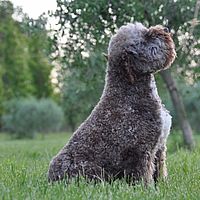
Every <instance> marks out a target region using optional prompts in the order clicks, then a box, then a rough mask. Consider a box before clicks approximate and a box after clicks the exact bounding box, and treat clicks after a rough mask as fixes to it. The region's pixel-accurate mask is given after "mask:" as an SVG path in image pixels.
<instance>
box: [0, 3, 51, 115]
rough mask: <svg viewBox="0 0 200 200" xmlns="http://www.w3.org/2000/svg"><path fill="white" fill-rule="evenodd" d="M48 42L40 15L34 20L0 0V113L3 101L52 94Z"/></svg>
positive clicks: (43, 21)
mask: <svg viewBox="0 0 200 200" xmlns="http://www.w3.org/2000/svg"><path fill="white" fill-rule="evenodd" d="M13 15H15V16H16V17H18V18H20V19H19V21H18V20H17V19H15V18H13ZM51 46H52V42H51V40H50V37H49V35H48V32H47V30H46V19H45V18H44V17H43V16H41V17H40V18H38V19H37V20H33V19H31V18H29V17H28V16H27V15H26V14H25V13H23V11H22V9H19V8H14V7H13V4H12V3H11V2H10V1H7V0H6V1H5V0H0V117H1V115H2V113H3V110H4V108H3V104H2V102H4V101H8V100H10V99H12V98H18V97H27V96H35V97H38V98H42V97H49V96H51V95H52V91H53V89H52V85H51V81H50V73H51V70H52V68H53V66H52V64H51V60H50V54H51V51H50V50H51Z"/></svg>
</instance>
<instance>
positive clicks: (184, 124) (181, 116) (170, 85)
mask: <svg viewBox="0 0 200 200" xmlns="http://www.w3.org/2000/svg"><path fill="white" fill-rule="evenodd" d="M160 74H161V76H162V78H163V80H164V82H165V84H166V86H167V89H168V90H169V93H170V96H171V99H172V102H173V105H174V108H175V111H176V113H177V115H178V121H179V124H180V127H181V129H182V132H183V138H184V143H185V144H186V145H187V147H188V148H189V149H192V148H193V147H194V145H195V144H194V140H193V135H192V128H191V126H190V123H189V121H188V119H187V115H186V111H185V107H184V104H183V101H182V98H181V96H180V94H179V92H178V89H177V86H176V82H175V80H174V79H173V77H172V74H171V71H170V70H165V71H162V72H160Z"/></svg>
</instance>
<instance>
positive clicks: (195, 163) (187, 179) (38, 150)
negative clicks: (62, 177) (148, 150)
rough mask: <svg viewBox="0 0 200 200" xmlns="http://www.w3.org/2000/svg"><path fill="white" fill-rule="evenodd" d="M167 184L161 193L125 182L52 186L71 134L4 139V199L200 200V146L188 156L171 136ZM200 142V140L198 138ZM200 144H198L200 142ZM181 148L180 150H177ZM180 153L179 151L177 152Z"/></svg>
mask: <svg viewBox="0 0 200 200" xmlns="http://www.w3.org/2000/svg"><path fill="white" fill-rule="evenodd" d="M170 137H171V138H170V140H169V145H168V150H169V152H170V153H169V154H168V160H167V164H168V172H169V178H168V181H167V182H159V184H158V187H157V189H155V188H154V187H149V188H147V189H144V188H143V187H142V186H141V185H138V186H136V187H133V186H129V185H127V184H126V183H125V182H123V181H116V182H114V183H112V184H107V183H99V184H97V185H93V184H92V183H85V182H84V181H81V183H80V184H79V185H77V184H75V183H72V184H70V185H68V186H66V185H65V184H64V183H60V184H54V185H50V184H48V182H47V176H46V173H47V169H48V164H49V161H50V159H51V158H52V156H53V155H55V154H56V153H57V152H58V150H59V149H60V148H61V147H62V146H63V145H64V144H65V142H66V141H67V140H68V138H69V135H68V134H52V135H48V136H46V137H45V138H43V139H42V138H41V137H38V138H36V139H34V140H10V139H9V138H8V137H7V136H5V135H2V134H1V135H0V199H2V200H3V199H17V200H18V199H19V200H23V199H36V200H38V199H41V200H45V199H48V200H49V199H55V200H57V199H58V200H62V199H69V200H73V199H77V200H78V199H80V200H89V199H95V200H97V199H109V200H111V199H113V200H118V199H119V200H127V199H142V200H144V199H148V200H149V199H152V200H155V199H166V200H171V199H176V200H177V199H180V200H182V199H187V200H188V199H197V200H199V199H200V145H197V147H196V149H195V150H194V151H193V152H188V151H187V150H184V149H182V148H179V145H177V144H178V143H179V142H177V141H179V139H177V138H176V137H175V136H170ZM196 140H197V141H199V140H200V138H199V137H196ZM197 143H198V142H197ZM177 147H178V148H177ZM175 149H178V150H177V151H174V150H175Z"/></svg>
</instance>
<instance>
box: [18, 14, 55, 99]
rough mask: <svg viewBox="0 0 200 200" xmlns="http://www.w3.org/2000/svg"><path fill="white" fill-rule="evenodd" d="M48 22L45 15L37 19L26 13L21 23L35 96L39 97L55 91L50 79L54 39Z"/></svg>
mask: <svg viewBox="0 0 200 200" xmlns="http://www.w3.org/2000/svg"><path fill="white" fill-rule="evenodd" d="M46 24H47V19H46V18H45V17H44V16H43V15H41V16H40V17H39V18H38V19H35V20H34V19H31V18H29V17H28V16H26V15H24V16H23V18H22V22H21V23H20V26H21V29H22V32H23V33H24V34H25V35H26V37H27V45H28V52H29V58H28V65H29V68H30V71H31V74H32V78H33V85H34V87H35V92H34V96H36V97H38V98H41V97H48V96H51V95H52V92H53V90H52V84H51V80H50V73H51V70H52V68H53V65H52V64H51V59H50V57H51V44H52V41H51V40H50V37H49V35H48V31H47V29H46Z"/></svg>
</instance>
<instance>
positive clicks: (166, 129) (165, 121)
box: [150, 75, 172, 145]
mask: <svg viewBox="0 0 200 200" xmlns="http://www.w3.org/2000/svg"><path fill="white" fill-rule="evenodd" d="M150 87H151V89H152V98H155V99H156V100H157V102H158V103H159V104H160V107H161V108H160V118H161V123H162V133H161V136H160V138H159V144H161V145H162V144H163V143H164V142H165V141H166V139H167V137H168V135H169V133H170V128H171V124H172V120H171V118H172V117H171V115H170V114H169V111H168V110H166V109H165V107H164V105H162V103H161V99H160V97H159V96H158V91H157V87H156V82H155V79H154V77H153V75H152V77H151V83H150Z"/></svg>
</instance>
